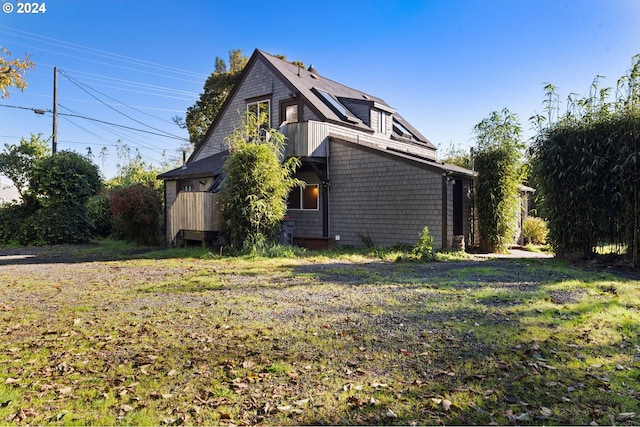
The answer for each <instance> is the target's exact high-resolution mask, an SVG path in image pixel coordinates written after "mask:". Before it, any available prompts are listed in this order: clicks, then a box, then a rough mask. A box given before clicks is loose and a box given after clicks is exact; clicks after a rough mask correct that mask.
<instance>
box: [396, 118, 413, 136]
mask: <svg viewBox="0 0 640 427" xmlns="http://www.w3.org/2000/svg"><path fill="white" fill-rule="evenodd" d="M393 127H394V128H396V131H397V132H398V133H399V134H400V135H401V136H403V137H405V138H412V137H413V134H412V133H411V132H409V131H408V130H407V128H405V127H404V126H402V125H401V124H400V123H398V122H397V121H396V120H394V121H393Z"/></svg>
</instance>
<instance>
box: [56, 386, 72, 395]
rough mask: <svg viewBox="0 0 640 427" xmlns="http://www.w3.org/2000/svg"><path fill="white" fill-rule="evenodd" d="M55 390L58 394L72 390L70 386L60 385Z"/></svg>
mask: <svg viewBox="0 0 640 427" xmlns="http://www.w3.org/2000/svg"><path fill="white" fill-rule="evenodd" d="M57 391H58V393H60V394H69V393H71V392H72V391H73V388H71V387H60V388H59V389H58V390H57Z"/></svg>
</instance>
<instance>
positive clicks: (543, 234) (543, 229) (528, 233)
mask: <svg viewBox="0 0 640 427" xmlns="http://www.w3.org/2000/svg"><path fill="white" fill-rule="evenodd" d="M548 234H549V229H548V228H547V222H546V221H545V220H544V219H542V218H537V217H535V216H529V217H527V218H525V220H524V223H523V224H522V235H523V237H524V238H525V239H526V240H527V241H528V242H530V243H532V244H534V245H543V244H545V243H546V242H547V235H548Z"/></svg>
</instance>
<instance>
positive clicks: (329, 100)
mask: <svg viewBox="0 0 640 427" xmlns="http://www.w3.org/2000/svg"><path fill="white" fill-rule="evenodd" d="M313 91H314V92H315V93H316V95H318V98H320V99H321V100H322V101H323V102H324V103H325V104H326V105H327V106H328V107H330V108H331V109H332V110H333V111H334V112H335V113H336V114H338V115H339V116H342V117H341V118H342V120H345V121H347V122H350V123H355V124H357V123H361V121H360V119H358V118H356V116H355V115H354V114H353V113H352V112H351V111H349V109H348V108H347V107H345V106H344V105H342V103H341V102H340V101H338V100H337V99H336V98H335V97H334V96H333V95H331V94H329V93H328V92H325V91H323V90H320V89H318V88H313Z"/></svg>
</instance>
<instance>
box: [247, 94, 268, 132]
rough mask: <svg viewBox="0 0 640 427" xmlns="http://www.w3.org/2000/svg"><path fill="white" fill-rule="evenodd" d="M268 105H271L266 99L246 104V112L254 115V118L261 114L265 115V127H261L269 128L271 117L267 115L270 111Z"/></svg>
mask: <svg viewBox="0 0 640 427" xmlns="http://www.w3.org/2000/svg"><path fill="white" fill-rule="evenodd" d="M270 104H271V103H270V101H269V100H268V99H262V100H260V101H256V102H249V103H247V111H248V112H250V113H253V114H255V116H256V117H260V116H261V115H263V114H264V115H266V120H267V123H266V125H263V126H266V127H270V126H271V117H270V114H269V112H270V110H271V108H270V107H271V106H270Z"/></svg>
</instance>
